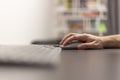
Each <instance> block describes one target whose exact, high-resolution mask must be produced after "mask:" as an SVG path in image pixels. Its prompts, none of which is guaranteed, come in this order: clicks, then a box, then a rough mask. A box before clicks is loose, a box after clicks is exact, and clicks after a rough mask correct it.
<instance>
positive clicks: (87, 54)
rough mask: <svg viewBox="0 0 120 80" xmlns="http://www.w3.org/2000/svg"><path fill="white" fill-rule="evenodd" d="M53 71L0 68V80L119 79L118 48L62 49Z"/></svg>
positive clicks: (27, 68) (15, 67)
mask: <svg viewBox="0 0 120 80" xmlns="http://www.w3.org/2000/svg"><path fill="white" fill-rule="evenodd" d="M60 57H61V64H60V65H59V67H58V68H56V69H55V70H53V69H52V70H47V69H41V68H35V67H20V66H5V65H0V80H53V78H55V77H56V78H57V79H55V80H120V49H106V50H66V51H65V50H64V51H62V53H61V55H60Z"/></svg>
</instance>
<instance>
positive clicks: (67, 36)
mask: <svg viewBox="0 0 120 80" xmlns="http://www.w3.org/2000/svg"><path fill="white" fill-rule="evenodd" d="M73 34H74V33H69V34H68V35H66V36H65V37H64V38H63V39H62V40H61V42H60V44H61V45H62V44H63V43H64V41H65V40H66V39H67V38H69V37H71V36H72V35H73Z"/></svg>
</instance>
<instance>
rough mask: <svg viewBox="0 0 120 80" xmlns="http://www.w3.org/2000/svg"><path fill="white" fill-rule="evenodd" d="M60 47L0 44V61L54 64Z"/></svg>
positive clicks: (58, 57)
mask: <svg viewBox="0 0 120 80" xmlns="http://www.w3.org/2000/svg"><path fill="white" fill-rule="evenodd" d="M60 52H61V48H59V47H53V46H50V45H27V46H8V45H4V46H0V62H7V63H8V62H12V63H26V64H56V63H58V62H59V59H60Z"/></svg>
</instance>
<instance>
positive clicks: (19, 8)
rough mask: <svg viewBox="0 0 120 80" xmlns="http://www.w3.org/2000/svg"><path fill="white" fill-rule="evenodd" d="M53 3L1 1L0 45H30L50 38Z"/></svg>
mask: <svg viewBox="0 0 120 80" xmlns="http://www.w3.org/2000/svg"><path fill="white" fill-rule="evenodd" d="M51 2H52V1H51V0H0V44H29V43H30V42H31V40H34V39H38V38H39V39H46V38H49V35H51V33H50V32H51V28H50V27H51V25H50V23H51V18H52V16H51V10H52V6H51V5H52V4H51ZM46 30H47V31H46ZM48 34H49V35H48Z"/></svg>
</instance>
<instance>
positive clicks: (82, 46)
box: [78, 41, 102, 49]
mask: <svg viewBox="0 0 120 80" xmlns="http://www.w3.org/2000/svg"><path fill="white" fill-rule="evenodd" d="M91 48H93V49H98V48H102V47H101V46H100V45H99V43H96V42H95V41H93V42H90V43H83V44H80V45H78V49H91Z"/></svg>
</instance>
